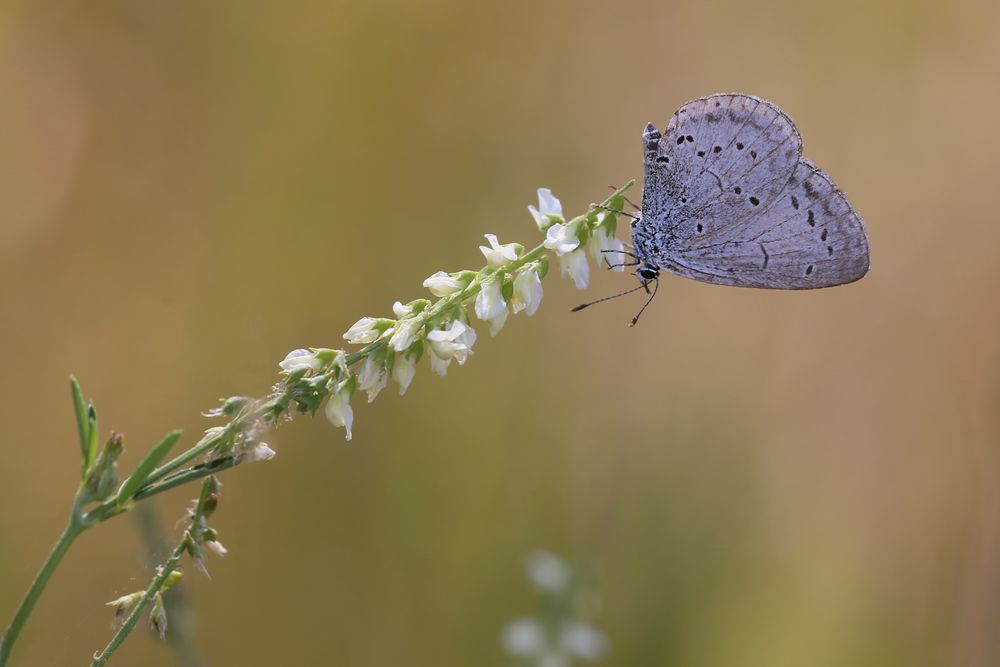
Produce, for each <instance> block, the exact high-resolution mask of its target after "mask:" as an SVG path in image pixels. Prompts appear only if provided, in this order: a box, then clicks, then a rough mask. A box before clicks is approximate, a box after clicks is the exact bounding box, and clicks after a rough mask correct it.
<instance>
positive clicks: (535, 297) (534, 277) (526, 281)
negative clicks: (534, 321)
mask: <svg viewBox="0 0 1000 667" xmlns="http://www.w3.org/2000/svg"><path fill="white" fill-rule="evenodd" d="M541 302H542V279H541V278H539V277H538V271H537V270H536V269H535V268H534V267H529V268H525V269H524V270H522V271H521V272H520V273H518V274H517V277H516V278H514V296H513V298H511V300H510V309H511V310H512V311H514V314H515V315H516V314H517V313H519V312H521V311H522V310H523V311H524V312H526V313H527V314H528V316H529V317H530V316H531V315H534V314H535V311H536V310H538V304H540V303H541Z"/></svg>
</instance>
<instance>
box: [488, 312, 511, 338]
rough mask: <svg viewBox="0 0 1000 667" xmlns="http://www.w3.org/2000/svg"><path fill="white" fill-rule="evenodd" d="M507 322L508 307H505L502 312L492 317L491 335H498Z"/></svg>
mask: <svg viewBox="0 0 1000 667" xmlns="http://www.w3.org/2000/svg"><path fill="white" fill-rule="evenodd" d="M506 323H507V309H506V308H504V309H503V310H501V311H500V314H499V315H497V316H495V317H491V318H490V335H491V336H496V335H497V334H498V333H500V330H501V329H503V325H504V324H506Z"/></svg>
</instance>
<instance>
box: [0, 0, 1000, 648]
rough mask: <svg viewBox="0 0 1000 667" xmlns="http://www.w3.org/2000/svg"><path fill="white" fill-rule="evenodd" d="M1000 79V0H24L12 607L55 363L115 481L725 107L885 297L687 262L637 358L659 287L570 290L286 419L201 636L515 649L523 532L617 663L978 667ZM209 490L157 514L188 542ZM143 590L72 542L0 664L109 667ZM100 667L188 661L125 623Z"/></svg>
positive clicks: (7, 157)
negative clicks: (797, 178) (443, 370)
mask: <svg viewBox="0 0 1000 667" xmlns="http://www.w3.org/2000/svg"><path fill="white" fill-rule="evenodd" d="M998 66H1000V5H998V4H997V3H996V2H993V1H991V0H966V1H963V0H960V1H958V2H952V3H942V2H938V3H931V2H920V1H917V2H914V1H911V0H906V1H904V0H890V1H887V2H869V1H862V0H843V1H841V2H836V3H801V2H791V1H788V0H768V1H764V2H734V1H728V2H712V3H710V2H700V1H697V0H677V1H674V2H645V3H643V2H623V3H612V2H572V3H535V2H517V1H515V2H508V3H464V2H447V1H437V2H427V3H416V2H393V1H391V0H390V1H382V2H334V3H323V2H310V1H308V0H296V1H293V2H286V3H280V4H279V3H245V2H225V1H223V2H212V3H202V2H174V3H134V2H123V1H119V0H112V1H111V2H103V3H90V2H72V1H71V2H52V3H50V2H6V3H4V4H3V6H2V8H0V271H2V280H0V366H2V368H3V369H4V382H3V383H2V386H0V404H2V405H3V407H4V409H3V445H2V452H3V456H2V464H0V471H2V472H0V479H2V483H0V507H2V508H3V509H2V510H0V623H3V624H5V623H6V622H7V621H8V620H9V618H10V615H11V614H12V613H13V610H14V607H15V606H16V604H17V601H18V600H19V599H20V597H21V595H22V594H23V591H24V590H25V588H26V586H27V585H28V583H29V581H30V579H31V576H32V575H33V573H34V571H35V569H36V568H37V567H38V565H39V563H40V562H41V560H42V558H43V557H44V555H45V554H46V553H47V551H48V549H49V547H50V545H51V544H52V542H53V541H54V540H55V538H56V536H57V535H58V532H59V530H60V529H61V527H62V525H63V523H64V520H65V516H66V514H67V512H68V511H69V503H70V500H71V497H72V492H73V489H74V485H75V483H76V480H77V476H78V472H77V471H78V468H77V465H78V463H77V456H78V454H77V445H76V443H75V437H76V435H75V425H74V422H73V417H72V412H71V407H70V400H69V390H68V382H67V376H68V375H69V373H71V372H72V373H75V374H76V375H77V376H78V377H79V378H80V380H81V382H82V384H83V387H84V391H85V393H86V394H87V396H88V397H90V398H93V399H94V400H95V402H96V404H97V407H98V410H99V412H100V415H101V426H102V429H103V430H104V431H107V430H108V429H111V428H116V429H120V430H122V431H124V432H125V438H126V440H125V442H126V447H127V448H128V449H127V451H126V454H125V457H124V467H125V468H126V469H127V468H129V467H130V466H131V465H133V464H134V463H135V462H136V461H137V460H138V457H139V456H140V454H141V453H142V452H143V451H144V450H145V448H147V447H148V446H149V445H150V444H152V442H154V441H155V439H157V438H158V437H159V436H161V435H162V434H163V433H164V432H165V431H167V430H168V429H170V428H173V427H177V426H182V427H184V428H185V432H186V437H185V439H184V441H182V442H183V443H187V444H190V443H191V442H193V440H194V439H195V438H196V437H197V435H198V434H199V433H200V432H201V430H202V429H204V428H206V427H207V426H208V425H210V424H211V422H209V421H208V420H206V419H204V418H202V417H199V412H200V411H202V410H204V409H207V408H209V407H212V406H214V405H215V402H216V400H217V399H218V398H219V397H220V396H227V395H231V394H263V393H265V392H266V391H267V389H268V388H269V387H270V385H271V383H272V382H273V381H274V379H275V377H276V371H277V366H276V364H277V362H278V361H279V360H280V359H281V358H282V357H283V356H284V354H285V353H286V352H287V351H288V350H290V349H292V348H294V347H300V346H334V347H339V346H340V345H341V342H342V341H341V340H340V334H341V332H343V331H344V330H345V329H346V328H347V327H348V326H349V325H350V324H352V323H353V322H354V321H355V320H356V319H357V318H358V317H360V316H361V315H384V314H388V313H390V306H391V304H392V302H393V301H394V300H396V299H401V300H403V301H407V300H409V299H413V298H416V297H418V296H422V295H424V294H425V291H424V290H423V288H421V286H420V282H421V281H422V280H423V279H424V278H425V277H426V276H428V275H430V274H431V273H432V272H434V271H437V270H441V269H445V270H458V269H460V268H476V267H478V266H480V265H481V262H482V258H481V256H480V255H479V253H478V251H477V250H476V245H477V244H479V243H481V242H482V234H483V233H485V232H493V233H496V234H498V235H499V236H500V239H501V240H502V241H505V242H509V241H518V242H521V243H524V244H526V245H529V244H532V245H533V244H534V243H537V242H538V240H539V238H540V235H539V234H538V231H537V229H536V228H535V226H534V223H533V222H532V220H531V218H530V216H529V215H528V213H527V211H526V210H525V206H526V205H527V204H529V203H532V202H534V201H535V189H536V188H537V187H539V186H548V187H551V188H552V189H553V191H554V192H555V193H556V195H557V196H559V197H560V198H561V199H562V201H563V204H564V207H565V208H566V211H567V213H570V214H575V213H578V212H581V211H583V210H584V208H585V207H586V205H587V204H588V203H589V202H591V201H595V200H598V199H600V198H602V197H603V196H605V194H606V193H607V190H606V188H607V185H608V184H619V183H622V182H624V181H625V180H627V179H628V178H632V177H636V178H641V175H642V174H641V167H642V161H641V145H640V135H641V132H642V128H643V126H644V125H645V123H646V122H647V121H653V122H655V123H656V124H657V126H659V127H660V128H663V126H664V125H665V124H666V122H667V120H668V118H669V117H670V115H671V114H672V113H673V111H674V110H675V109H676V108H677V107H678V106H680V105H681V104H682V103H684V102H686V101H688V100H689V99H693V98H695V97H699V96H702V95H706V94H709V93H713V92H720V91H723V92H725V91H732V90H736V91H741V92H747V93H752V94H755V95H759V96H762V97H764V98H766V99H770V100H772V101H774V102H776V103H777V104H778V105H780V106H781V107H782V108H783V109H784V110H785V111H787V112H788V113H789V114H790V115H791V116H792V117H793V118H794V119H795V121H796V123H797V124H798V127H799V129H800V131H801V132H802V134H803V137H804V139H805V154H806V156H807V157H809V158H810V159H812V160H814V161H815V162H817V163H818V164H819V165H820V166H822V167H823V168H824V169H826V170H827V171H828V172H829V173H830V174H831V175H832V176H833V177H834V179H835V180H836V182H837V183H838V185H839V186H840V187H841V188H843V189H844V190H845V191H846V192H847V193H848V195H849V197H850V198H851V201H852V203H853V204H854V205H855V207H856V208H857V210H858V211H859V212H860V214H861V215H862V217H863V218H864V219H865V222H866V224H867V228H868V232H869V235H870V238H871V246H872V270H871V272H870V273H869V275H868V276H867V277H866V278H865V279H864V280H863V281H861V282H859V283H856V284H853V285H850V286H847V287H841V288H836V289H833V290H824V291H818V292H801V293H781V292H767V291H756V290H739V289H732V288H723V287H714V286H708V285H701V284H696V283H693V282H690V281H685V280H683V279H680V278H668V279H667V280H666V281H665V283H664V284H663V285H662V289H661V290H660V295H659V297H658V298H657V300H656V302H654V304H653V306H652V307H651V308H650V310H649V311H647V314H646V315H645V316H644V320H643V321H642V322H641V323H640V325H639V326H638V327H637V328H635V329H632V330H629V329H626V328H625V326H624V324H625V323H626V322H627V320H628V319H629V318H630V317H631V316H632V315H633V314H634V312H635V310H636V309H637V308H638V306H639V305H640V304H641V298H639V297H636V298H635V299H634V300H621V301H618V302H615V303H612V304H608V305H602V306H601V307H600V308H599V309H593V310H589V311H587V312H585V313H580V314H577V315H571V314H570V313H568V312H567V310H568V308H569V307H570V306H572V305H574V304H576V303H578V302H579V301H581V300H583V299H586V298H593V297H597V296H603V295H605V294H608V293H611V292H612V291H616V290H618V289H624V287H626V286H631V285H632V284H633V282H632V279H631V278H625V277H622V276H621V275H619V274H606V273H604V272H597V273H598V274H599V275H596V276H595V278H594V280H593V281H592V286H591V288H590V289H589V290H588V291H587V292H585V293H577V292H576V291H575V290H574V289H573V287H572V284H571V283H570V282H569V281H566V280H560V279H559V278H558V276H557V274H556V273H555V272H554V273H553V274H551V275H550V276H549V278H547V279H546V280H545V289H546V294H545V298H544V300H543V302H542V306H541V308H540V310H539V312H538V314H537V315H535V317H533V318H531V319H526V318H524V317H523V315H522V316H517V317H514V318H512V319H511V320H510V321H509V322H508V324H507V327H506V329H505V330H504V331H503V332H502V333H501V334H500V335H499V336H498V337H497V338H495V339H490V338H489V337H488V336H487V335H485V327H480V333H481V336H480V342H479V343H478V344H477V349H476V355H475V356H474V357H473V358H472V359H471V361H470V363H468V364H467V365H465V366H464V367H461V368H459V367H458V366H454V365H453V366H452V369H451V373H450V374H449V376H448V377H447V378H444V379H442V378H440V377H437V376H435V375H432V374H431V373H430V370H429V367H428V366H427V363H426V361H425V362H422V364H421V366H420V369H419V371H418V375H417V378H416V380H415V381H414V384H413V386H412V387H411V389H410V392H409V393H408V394H407V395H406V397H405V398H404V399H399V398H398V397H397V396H396V391H395V390H394V389H391V388H390V390H388V391H387V392H386V393H385V394H383V396H382V397H380V398H379V399H378V400H377V401H376V403H375V404H373V405H371V406H367V405H362V401H361V400H356V401H355V405H356V424H355V434H354V440H353V441H352V442H350V443H346V442H345V441H344V439H343V431H342V430H339V429H334V428H332V427H331V426H330V425H329V424H328V423H326V422H325V420H323V419H322V418H320V417H317V418H316V419H309V418H302V419H299V420H296V421H295V422H294V423H292V424H289V425H287V426H285V427H283V428H281V429H280V430H279V431H277V432H276V433H275V434H273V436H272V438H271V439H270V442H271V445H272V446H273V447H274V448H275V449H276V450H277V451H278V457H277V458H276V459H275V460H273V461H271V462H270V463H267V464H255V465H253V466H248V467H246V468H243V469H241V470H239V471H236V472H233V473H231V474H225V475H224V476H223V479H222V481H223V483H224V485H225V488H224V491H223V498H222V505H221V507H220V510H219V512H218V513H217V514H216V516H215V518H214V524H215V525H216V527H217V528H218V529H219V531H220V534H221V539H222V541H223V542H224V543H225V544H226V546H227V547H228V548H229V549H230V552H231V553H230V555H229V556H227V557H226V558H225V559H224V560H222V561H218V560H216V561H215V562H214V563H213V564H212V565H213V567H212V575H213V578H212V580H211V581H208V580H207V579H205V578H204V577H201V576H200V575H197V574H196V573H194V571H193V570H191V571H190V572H189V575H188V577H187V591H188V593H189V595H190V597H191V600H192V603H193V605H194V611H195V613H196V615H197V624H196V638H197V641H198V644H199V646H200V650H201V651H202V652H203V653H204V654H205V656H206V657H207V658H208V659H209V661H210V662H211V663H212V664H214V665H246V666H251V665H271V664H303V665H313V664H317V665H318V664H337V665H351V666H353V667H364V666H376V665H378V666H382V665H394V664H396V665H398V664H407V665H414V666H418V665H500V664H504V662H505V660H506V659H505V657H504V655H503V653H502V650H501V648H500V645H499V639H498V637H499V632H500V628H501V627H502V626H503V624H504V623H505V622H506V621H507V620H509V619H510V618H512V617H514V616H517V615H521V614H524V613H526V612H530V611H531V609H532V607H533V605H534V604H535V598H534V596H533V593H532V592H531V590H530V587H529V586H528V585H527V583H526V582H525V580H524V578H523V573H522V571H521V566H520V562H521V558H522V556H523V555H524V554H525V553H526V552H528V551H529V550H530V549H533V548H536V547H542V548H547V549H550V550H553V551H554V552H556V553H560V554H564V555H567V556H570V557H575V558H578V559H582V560H589V561H593V562H595V563H596V564H597V571H598V573H599V576H600V580H601V589H602V591H603V596H604V612H603V615H602V616H601V618H600V621H599V622H598V624H597V625H598V626H599V627H601V628H602V630H604V631H605V632H606V633H607V634H608V636H609V637H610V639H611V642H612V650H611V654H610V657H609V658H608V659H607V660H606V661H605V664H609V665H685V666H691V665H706V666H712V667H720V666H728V665H732V666H740V667H744V666H747V665H767V666H768V667H775V666H779V667H780V666H789V667H791V666H799V665H810V666H812V667H821V666H824V665H830V666H835V665H836V666H841V665H847V664H849V665H878V666H883V665H906V666H907V667H916V666H923V665H995V664H997V662H998V661H1000V639H998V638H1000V453H998V450H997V446H998V443H1000V420H998V411H997V409H998V405H1000V404H998V399H1000V354H998V352H1000V345H998V340H1000V315H998V312H997V290H998V288H1000V263H998V261H997V259H996V254H997V248H998V247H1000V224H998V223H1000V221H998V216H997V213H996V204H995V201H996V189H997V187H996V179H997V177H998V174H1000V158H998V156H1000V133H998V132H997V127H998V121H997V118H998V115H997V108H998V104H1000V86H998V83H997V78H996V77H997V68H998ZM632 196H633V198H635V199H638V197H639V191H638V189H637V190H634V191H633V192H632ZM622 233H623V234H625V230H624V229H622ZM359 399H360V397H359ZM195 492H196V487H189V488H185V489H181V490H179V491H176V492H172V493H171V494H168V495H165V496H163V497H161V498H160V499H159V500H158V501H157V502H158V508H159V511H160V514H161V517H162V521H163V523H164V524H165V525H166V526H167V528H168V529H169V530H168V535H167V537H168V538H169V539H170V540H171V541H173V540H174V539H176V531H174V529H173V527H172V526H173V523H174V520H175V519H176V518H179V517H180V516H181V513H182V511H183V508H184V506H185V504H186V503H187V501H188V499H189V498H190V497H193V495H194V494H195ZM188 569H189V570H190V568H188ZM150 576H151V570H150V568H149V566H148V564H147V563H146V562H145V560H144V559H143V556H142V540H141V538H140V536H139V533H138V531H137V530H136V523H135V520H134V518H133V517H123V518H119V519H116V520H115V521H112V522H110V523H108V524H106V525H104V526H101V527H100V528H98V529H96V530H93V531H91V532H88V533H86V534H84V535H83V536H82V537H81V539H80V540H79V541H78V542H77V544H76V545H75V546H74V548H73V550H72V552H71V553H70V555H69V556H68V558H67V559H66V561H65V562H64V564H63V566H62V568H61V569H60V570H59V571H58V572H57V574H56V576H55V578H54V579H53V582H52V584H51V586H50V588H49V590H48V591H47V592H46V595H45V596H44V597H43V598H42V601H41V602H40V604H39V606H38V608H37V610H36V612H35V614H34V616H33V617H32V619H31V620H30V622H29V624H28V626H27V627H26V629H25V632H24V634H23V635H22V638H21V641H20V643H19V645H18V646H17V649H16V651H15V652H14V659H13V663H12V664H15V665H67V664H82V663H84V662H86V660H87V659H88V658H89V656H90V655H91V654H92V652H93V651H94V650H96V649H98V648H100V647H101V646H103V645H104V644H105V643H106V641H107V640H108V638H109V637H110V633H111V631H110V629H109V627H108V624H109V621H110V612H109V610H108V609H107V608H106V607H104V606H103V604H104V602H105V601H107V600H110V599H112V598H113V597H116V596H117V595H120V594H123V593H126V592H131V591H132V590H135V589H137V588H140V587H143V586H144V585H145V583H146V582H147V581H148V579H149V577H150ZM112 664H148V665H171V664H173V657H172V655H171V653H170V651H169V650H168V649H167V647H166V646H165V645H164V644H162V643H161V642H160V641H159V640H158V639H155V638H154V637H153V636H152V634H151V633H149V632H147V631H145V629H144V628H141V629H140V631H137V632H136V633H134V635H133V636H132V637H131V638H130V639H129V640H128V641H127V643H126V644H125V646H124V647H123V649H122V650H121V652H120V654H119V655H117V656H116V657H115V658H113V660H112Z"/></svg>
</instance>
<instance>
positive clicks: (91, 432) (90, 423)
mask: <svg viewBox="0 0 1000 667" xmlns="http://www.w3.org/2000/svg"><path fill="white" fill-rule="evenodd" d="M98 430H99V429H98V428H97V408H95V407H94V404H93V403H91V404H90V405H88V406H87V466H88V467H89V466H90V464H91V463H93V462H94V459H96V458H97V449H98V444H97V433H98Z"/></svg>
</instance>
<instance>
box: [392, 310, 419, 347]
mask: <svg viewBox="0 0 1000 667" xmlns="http://www.w3.org/2000/svg"><path fill="white" fill-rule="evenodd" d="M422 326H423V323H422V322H421V321H420V319H419V318H413V319H409V320H403V321H401V322H400V323H399V324H397V325H396V329H395V331H393V333H392V337H390V338H389V347H391V348H392V349H393V350H395V351H396V352H402V351H403V350H405V349H406V348H408V347H410V346H411V345H413V341H415V340H416V338H417V333H419V332H420V327H422Z"/></svg>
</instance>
